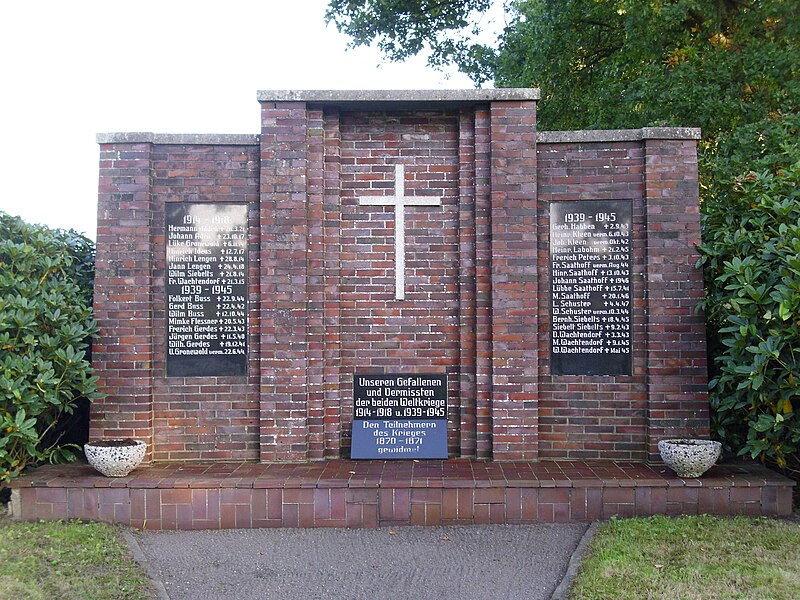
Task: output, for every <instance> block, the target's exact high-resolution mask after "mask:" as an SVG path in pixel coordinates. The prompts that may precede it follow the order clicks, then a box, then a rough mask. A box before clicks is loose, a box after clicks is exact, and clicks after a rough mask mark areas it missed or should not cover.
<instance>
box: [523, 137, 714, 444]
mask: <svg viewBox="0 0 800 600" xmlns="http://www.w3.org/2000/svg"><path fill="white" fill-rule="evenodd" d="M584 133H586V134H594V135H593V136H592V135H590V136H588V140H589V141H579V140H581V138H584V139H585V138H586V137H587V136H582V135H581V132H573V134H572V135H570V134H569V133H565V134H563V135H561V134H559V133H552V134H544V135H543V137H544V140H546V141H547V143H540V144H539V145H538V147H537V151H538V155H539V211H540V212H539V215H540V216H539V230H540V231H541V232H542V239H541V240H540V243H539V265H540V267H541V285H540V289H541V290H542V302H541V304H540V306H539V315H540V318H541V320H542V324H543V325H542V328H541V330H540V331H541V333H540V336H539V356H540V370H539V381H540V386H541V388H540V402H539V428H540V438H539V452H540V456H541V457H542V458H556V459H566V458H571V459H592V458H606V459H618V460H646V459H649V460H657V459H658V450H657V447H656V445H657V442H658V440H659V439H661V438H664V437H676V436H684V437H685V436H692V437H698V436H707V435H708V402H707V396H706V378H707V371H706V349H705V329H704V321H703V317H702V315H698V314H696V313H695V307H696V306H697V303H698V302H699V300H700V299H701V297H702V274H701V273H700V272H699V271H698V270H696V269H695V268H694V265H695V263H696V261H697V255H696V252H695V245H696V244H698V243H699V241H700V227H699V199H698V188H697V157H696V143H695V141H694V140H691V139H660V138H661V137H662V136H663V137H669V136H672V135H674V134H675V133H674V130H661V129H645V130H642V131H637V132H633V131H624V132H605V133H601V132H584ZM684 135H685V134H684ZM570 138H571V139H572V140H573V141H564V140H569V139H570ZM592 139H598V140H601V141H591V140H592ZM613 139H617V140H627V141H608V140H613ZM549 140H560V141H557V142H551V141H549ZM604 199H609V200H610V199H630V200H631V201H632V202H633V228H632V234H633V273H632V276H633V280H632V283H633V299H634V302H633V339H632V341H633V375H632V376H616V377H597V376H564V375H562V376H557V377H554V376H552V375H550V369H549V342H550V340H549V333H548V332H549V329H550V322H549V321H550V315H549V310H548V307H549V302H550V298H549V289H550V282H549V269H548V268H547V264H548V263H547V260H548V247H549V237H548V235H549V234H548V232H549V225H550V224H549V210H548V207H549V203H550V202H559V201H568V200H573V201H574V200H604Z"/></svg>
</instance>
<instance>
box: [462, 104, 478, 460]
mask: <svg viewBox="0 0 800 600" xmlns="http://www.w3.org/2000/svg"><path fill="white" fill-rule="evenodd" d="M458 131H459V146H458V148H459V149H458V155H459V192H458V195H459V200H458V219H459V224H458V245H459V251H458V298H459V305H458V306H459V311H458V312H459V314H458V326H459V349H460V360H459V378H460V379H459V386H458V387H459V399H460V405H459V408H460V411H459V414H460V427H459V443H460V447H459V451H460V456H462V457H467V456H473V457H474V456H476V454H477V445H476V431H477V428H476V395H477V388H476V385H475V373H476V370H475V360H476V346H475V340H476V336H477V327H476V322H475V115H474V111H473V110H470V109H463V110H462V111H461V114H460V115H459V127H458Z"/></svg>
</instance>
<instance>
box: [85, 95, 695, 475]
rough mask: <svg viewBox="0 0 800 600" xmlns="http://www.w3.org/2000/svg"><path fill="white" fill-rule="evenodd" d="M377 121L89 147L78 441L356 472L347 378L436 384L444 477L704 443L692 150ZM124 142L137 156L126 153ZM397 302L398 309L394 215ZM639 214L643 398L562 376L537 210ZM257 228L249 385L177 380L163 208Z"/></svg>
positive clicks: (679, 138) (465, 106)
mask: <svg viewBox="0 0 800 600" xmlns="http://www.w3.org/2000/svg"><path fill="white" fill-rule="evenodd" d="M394 106H397V108H392V106H391V105H390V106H387V105H381V106H380V107H373V108H369V106H364V105H358V106H356V105H348V104H347V103H336V102H333V103H325V102H320V103H319V104H317V103H314V102H305V101H294V100H292V101H280V102H278V101H263V100H262V103H261V108H262V131H261V137H260V146H259V145H258V141H257V140H256V139H255V138H251V140H250V141H249V142H248V141H247V140H244V141H243V140H241V139H239V140H234V139H233V138H232V137H231V138H229V139H222V138H220V139H216V140H215V141H213V142H211V141H209V140H208V139H207V138H205V141H203V140H202V139H195V140H190V139H183V138H182V137H181V136H169V137H162V138H159V137H158V136H155V137H153V136H151V137H150V138H147V136H145V135H144V134H113V135H112V136H110V137H109V138H108V139H107V140H105V141H104V142H103V144H102V146H101V177H100V206H99V221H98V256H97V279H96V314H97V318H98V321H99V324H100V329H101V336H100V339H99V340H98V341H97V342H96V344H95V348H94V363H95V369H96V371H97V373H98V375H100V378H101V388H102V389H103V391H105V392H106V394H107V397H106V398H105V399H104V400H101V401H98V402H96V403H95V404H94V405H93V408H92V410H93V414H92V437H100V436H106V437H122V436H135V437H138V438H142V439H145V440H147V441H148V442H150V443H151V449H152V451H151V456H152V458H155V459H157V460H178V459H185V460H217V459H235V460H238V459H242V460H244V459H253V460H255V459H259V460H261V461H305V460H317V459H323V458H336V457H341V456H347V455H348V453H349V445H350V431H351V422H352V401H353V397H352V396H353V374H354V372H355V371H356V370H364V371H372V372H381V371H383V372H406V373H413V372H439V373H447V374H448V384H449V394H448V403H449V414H448V421H449V425H448V447H449V452H450V456H453V457H457V456H462V457H478V458H494V459H495V460H531V459H537V458H539V459H541V458H548V459H592V458H605V459H618V460H646V459H650V460H653V459H655V444H656V442H657V440H658V439H660V438H661V437H664V436H668V435H669V436H673V435H706V434H707V432H708V412H707V401H706V396H705V377H706V372H705V368H706V364H705V341H704V328H703V320H702V317H701V316H698V315H695V313H694V306H695V304H696V302H697V300H698V299H699V297H700V294H701V293H702V281H701V279H700V273H699V272H697V271H696V270H695V269H694V263H695V260H696V258H695V255H694V244H695V243H697V241H698V240H699V213H698V197H697V196H698V194H697V162H696V155H695V141H694V139H692V138H693V137H694V136H695V135H696V133H695V132H691V131H681V130H666V129H664V130H662V129H645V130H640V131H623V132H565V133H558V132H556V133H548V132H545V133H540V134H537V133H536V131H535V119H536V115H535V103H534V102H533V101H517V100H513V101H511V100H502V101H495V102H490V101H485V102H482V101H481V102H475V103H472V104H470V103H461V104H455V105H447V106H444V107H437V106H436V105H435V104H427V105H425V106H424V107H422V108H419V107H416V108H412V107H409V106H408V105H406V104H397V105H394ZM137 136H138V137H137ZM397 164H403V165H405V169H406V174H405V186H406V194H407V195H412V196H431V197H437V198H440V199H441V205H439V206H412V207H408V208H407V209H406V261H407V263H406V288H405V289H406V298H405V299H404V300H396V299H395V295H394V235H395V231H394V224H395V214H394V208H393V207H381V206H364V205H360V204H359V203H358V198H360V197H365V196H376V197H383V196H387V195H390V194H393V193H394V191H395V189H394V188H395V181H394V168H395V165H397ZM602 199H614V200H621V199H629V200H631V201H632V206H633V247H634V250H633V294H634V305H633V321H634V325H633V348H634V353H633V374H632V375H630V376H615V377H610V376H609V377H598V376H558V377H555V376H552V375H551V374H550V364H549V342H550V340H549V330H550V314H549V305H550V298H549V293H550V292H549V290H550V282H549V279H548V278H549V268H548V267H549V254H548V252H549V238H548V236H549V222H548V219H549V205H550V203H552V202H561V201H580V200H602ZM225 201H236V202H246V203H248V204H249V206H250V211H249V215H250V216H249V226H250V242H249V243H250V246H249V248H250V249H249V284H250V290H249V301H250V313H249V319H250V321H249V332H250V337H249V352H250V355H249V375H248V376H247V377H238V378H237V377H207V378H198V377H191V378H167V377H166V373H165V348H164V344H165V325H166V322H165V321H166V319H165V296H164V283H165V272H164V269H165V248H164V244H165V239H164V236H165V224H164V207H165V205H166V203H169V202H225Z"/></svg>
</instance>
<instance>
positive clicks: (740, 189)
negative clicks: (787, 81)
mask: <svg viewBox="0 0 800 600" xmlns="http://www.w3.org/2000/svg"><path fill="white" fill-rule="evenodd" d="M796 148H797V145H796V142H795V145H794V147H789V146H786V147H785V148H784V150H785V152H778V153H777V154H776V153H765V154H762V156H763V159H764V162H765V163H766V166H768V167H771V168H772V169H773V170H764V171H762V172H760V173H756V172H751V173H749V174H748V175H746V176H741V177H738V178H736V179H735V180H734V181H733V182H730V185H728V186H727V188H726V187H725V183H726V182H724V181H722V182H720V184H719V185H718V186H717V191H718V195H716V196H714V197H713V198H711V199H709V201H708V203H707V205H706V206H705V207H704V210H705V215H706V216H705V220H704V231H703V244H702V246H701V247H700V252H701V255H702V258H701V261H700V263H701V264H702V265H703V266H704V273H705V278H706V297H705V300H704V309H705V311H706V314H707V316H708V321H709V325H710V329H711V335H710V338H711V339H710V342H711V344H712V352H713V353H714V354H715V355H716V358H715V361H716V365H715V366H716V376H715V377H714V378H713V379H712V380H711V383H710V398H711V407H712V418H713V422H712V425H713V429H714V431H715V434H716V435H717V436H718V437H719V438H720V439H722V440H723V441H725V442H726V444H727V445H728V446H729V447H730V448H732V449H734V450H737V451H738V452H739V454H742V455H745V454H746V455H749V456H751V457H752V458H761V459H762V460H767V461H769V462H772V463H774V464H777V465H778V466H780V467H781V468H784V467H787V466H789V467H792V468H793V467H796V466H797V465H798V463H800V455H799V454H798V449H799V448H800V420H799V419H798V416H797V411H798V409H800V152H797V150H796ZM788 159H793V160H795V161H796V162H794V163H793V164H787V165H786V166H783V167H782V166H780V163H781V162H782V161H783V162H786V161H787V160H788ZM762 164H764V163H762Z"/></svg>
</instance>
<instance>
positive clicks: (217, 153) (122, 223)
mask: <svg viewBox="0 0 800 600" xmlns="http://www.w3.org/2000/svg"><path fill="white" fill-rule="evenodd" d="M101 153H102V156H103V157H104V158H106V157H107V160H102V159H101V188H102V190H101V195H100V207H99V208H100V219H99V225H100V226H99V228H98V244H97V247H98V260H97V277H96V283H95V285H96V294H97V300H96V313H97V316H98V321H99V325H100V335H101V337H100V340H99V342H98V343H96V344H95V346H94V349H93V352H94V367H95V370H96V372H97V374H98V375H99V376H100V377H101V381H100V383H101V389H102V391H104V392H105V393H106V394H107V397H106V399H105V400H101V401H99V402H95V403H94V404H93V407H92V410H93V414H92V432H91V437H93V438H94V437H102V436H104V437H127V436H133V437H138V438H142V439H146V440H147V441H148V442H150V449H151V457H152V458H153V459H155V460H183V459H188V460H195V459H199V460H213V459H222V458H227V459H254V458H257V456H258V414H259V412H258V345H257V340H258V333H257V332H258V319H257V311H256V310H255V308H256V307H257V306H258V301H259V288H258V271H257V265H258V257H257V249H258V244H259V238H258V235H257V231H258V221H257V216H258V215H257V201H258V146H254V145H249V146H242V145H230V144H229V145H222V144H214V145H209V144H202V145H199V144H159V143H141V144H135V145H123V144H117V145H112V144H109V145H103V146H102V148H101ZM134 157H136V158H138V160H135V164H133V163H132V162H131V161H132V160H133V158H134ZM134 168H135V169H137V173H138V174H136V175H131V174H130V173H131V170H132V169H134ZM123 169H124V170H123ZM123 173H124V175H123ZM133 186H136V189H134V188H133ZM138 197H141V200H138ZM170 202H244V203H248V204H249V205H250V206H251V209H250V231H251V239H250V251H249V254H250V262H249V265H250V273H249V281H250V291H249V302H250V308H251V310H250V323H249V325H250V339H249V347H250V356H249V366H248V370H249V376H248V377H206V378H200V377H186V378H184V377H169V378H167V377H166V354H165V352H166V348H165V343H166V314H165V309H166V298H165V290H164V283H165V260H166V249H165V234H164V232H165V224H164V206H165V204H166V203H170ZM106 222H108V223H109V224H108V225H107V226H106V225H105V223H106ZM118 415H119V416H118ZM126 415H127V416H126ZM136 424H138V425H136Z"/></svg>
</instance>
